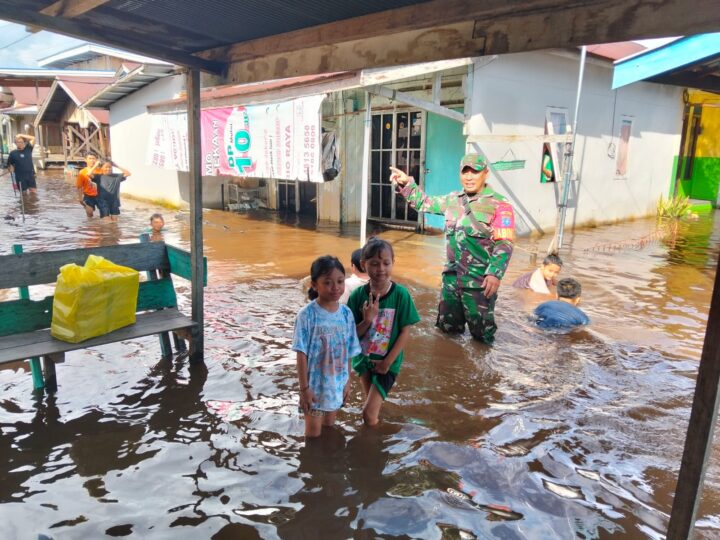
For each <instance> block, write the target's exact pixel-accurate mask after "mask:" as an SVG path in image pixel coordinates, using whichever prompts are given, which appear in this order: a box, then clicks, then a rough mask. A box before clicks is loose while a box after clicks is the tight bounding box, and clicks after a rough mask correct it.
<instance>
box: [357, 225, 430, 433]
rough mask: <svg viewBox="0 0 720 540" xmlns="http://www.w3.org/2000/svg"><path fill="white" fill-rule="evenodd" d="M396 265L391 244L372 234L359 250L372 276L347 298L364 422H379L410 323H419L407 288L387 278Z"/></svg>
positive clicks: (394, 377) (399, 362)
mask: <svg viewBox="0 0 720 540" xmlns="http://www.w3.org/2000/svg"><path fill="white" fill-rule="evenodd" d="M394 263H395V253H394V252H393V248H392V246H391V245H390V244H389V243H388V242H386V241H385V240H380V239H379V238H370V240H368V242H367V244H365V246H364V247H363V250H362V264H363V268H364V269H365V272H367V275H368V276H369V277H370V282H369V283H368V284H367V285H364V286H362V287H358V288H357V289H355V290H354V291H353V293H352V294H351V295H350V298H349V299H348V307H349V308H350V309H351V310H352V313H353V315H354V316H355V322H356V323H357V333H358V336H360V338H361V345H362V354H360V355H358V356H356V357H355V358H353V369H354V370H355V371H356V372H357V374H358V375H360V378H361V381H362V385H363V390H364V391H365V396H366V400H365V406H364V407H363V421H364V422H365V424H366V425H368V426H374V425H377V423H378V421H379V417H380V408H381V407H382V403H383V400H385V399H386V398H387V395H388V393H389V392H390V389H391V388H392V386H393V384H394V383H395V379H396V378H397V375H398V373H399V372H400V366H401V365H402V362H403V349H404V348H405V343H406V342H407V340H408V337H409V335H410V326H411V325H413V324H415V323H417V322H418V321H420V316H419V315H418V312H417V309H415V303H414V302H413V299H412V297H411V296H410V293H409V292H408V290H407V289H406V288H405V287H403V286H402V285H398V284H397V283H394V282H393V281H391V280H390V277H391V276H392V268H393V264H394Z"/></svg>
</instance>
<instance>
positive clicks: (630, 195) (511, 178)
mask: <svg viewBox="0 0 720 540" xmlns="http://www.w3.org/2000/svg"><path fill="white" fill-rule="evenodd" d="M578 69H579V55H578V56H577V57H576V56H575V55H573V54H570V53H560V52H558V53H552V52H537V53H522V54H512V55H503V56H499V57H497V58H495V59H494V60H493V61H490V62H488V60H487V59H484V58H480V59H478V60H477V62H476V64H475V69H474V80H473V95H472V111H473V115H472V118H471V119H470V121H469V123H468V134H469V136H470V137H469V138H470V139H471V138H472V137H473V136H476V135H486V134H490V133H492V134H496V135H538V136H540V135H543V134H544V132H545V114H546V108H547V107H563V108H566V109H567V110H568V120H569V122H570V124H572V121H573V114H574V106H575V92H576V87H577V76H578ZM611 82H612V65H611V64H609V63H605V62H601V61H598V60H594V59H588V63H587V65H586V69H585V79H584V82H583V92H582V100H581V103H580V114H579V125H578V137H577V142H576V148H575V162H574V163H575V170H576V176H577V178H576V180H575V181H574V182H573V183H572V189H571V191H570V198H569V204H568V214H567V221H566V223H567V225H568V226H572V225H582V224H588V223H592V222H597V223H601V222H607V221H613V220H620V219H628V218H632V217H636V216H645V215H648V214H651V213H653V212H654V210H655V204H656V202H657V199H658V198H659V197H660V195H666V194H667V190H668V186H669V182H670V178H671V175H672V164H673V157H674V156H675V155H676V154H677V150H678V147H679V145H680V131H681V127H682V105H683V103H682V89H681V88H676V87H670V86H666V85H659V84H653V83H636V84H633V85H630V86H628V87H624V88H620V89H619V90H617V95H616V92H615V91H613V90H611ZM623 116H628V117H631V118H632V120H633V125H632V134H631V139H630V144H629V161H628V171H627V174H626V175H625V176H624V177H618V176H617V175H616V174H615V172H616V158H615V157H612V156H611V155H609V152H608V149H609V147H610V145H611V144H614V145H615V147H616V149H617V148H618V147H619V131H620V124H621V119H622V118H623ZM468 151H481V152H483V153H485V154H486V155H487V157H488V158H489V160H490V161H491V162H495V161H500V160H526V163H525V168H524V169H518V170H512V171H492V172H491V176H490V178H489V181H488V182H489V184H490V185H491V187H493V188H494V189H497V190H498V191H499V192H501V193H503V194H505V195H507V196H508V197H509V199H510V201H511V202H512V203H513V205H514V206H515V208H516V211H517V214H518V216H519V217H518V227H519V232H521V233H527V232H531V231H532V230H540V231H548V230H552V229H553V228H554V227H555V220H556V217H557V201H558V198H559V196H560V194H559V192H558V185H556V184H553V183H549V184H541V183H540V162H541V158H542V142H541V141H539V140H535V141H528V140H525V141H517V142H488V141H481V142H479V143H476V144H472V143H469V144H468Z"/></svg>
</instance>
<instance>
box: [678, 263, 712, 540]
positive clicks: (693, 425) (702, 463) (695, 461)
mask: <svg viewBox="0 0 720 540" xmlns="http://www.w3.org/2000/svg"><path fill="white" fill-rule="evenodd" d="M719 390H720V261H718V267H717V268H716V270H715V286H714V288H713V294H712V300H711V302H710V313H709V314H708V322H707V327H706V329H705V341H704V344H703V350H702V355H701V357H700V366H699V367H698V375H697V382H696V383H695V397H694V398H693V404H692V410H691V412H690V421H689V422H688V430H687V436H686V437H685V449H684V450H683V456H682V461H681V463H680V474H679V475H678V481H677V487H676V488H675V498H674V499H673V506H672V513H671V514H670V523H669V524H668V532H667V540H686V539H687V538H692V536H693V534H692V533H693V528H694V526H695V516H696V514H697V509H698V505H699V504H700V495H701V494H702V486H703V479H704V478H705V469H706V467H707V463H708V460H709V459H710V454H711V453H712V440H713V431H714V429H715V421H716V420H717V413H718V391H719Z"/></svg>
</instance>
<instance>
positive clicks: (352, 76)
mask: <svg viewBox="0 0 720 540" xmlns="http://www.w3.org/2000/svg"><path fill="white" fill-rule="evenodd" d="M470 63H472V60H471V59H469V58H459V59H455V60H440V61H437V62H425V63H422V64H410V65H406V66H395V67H391V68H373V69H363V70H357V71H343V72H339V73H325V74H322V75H305V76H300V77H290V78H287V79H277V80H274V81H267V82H262V83H249V84H239V85H228V86H219V87H215V88H205V89H204V90H202V91H201V92H200V101H201V103H202V107H203V108H212V107H227V106H232V105H256V104H259V103H271V102H276V101H286V100H290V99H295V98H298V97H305V96H313V95H320V94H329V93H331V92H338V91H340V90H352V89H355V88H364V87H369V86H376V85H384V84H391V83H393V82H396V81H401V80H404V79H412V78H415V77H422V76H424V75H429V74H432V73H437V72H439V71H446V70H450V69H456V68H460V67H463V66H467V65H468V64H470ZM185 106H186V98H185V96H181V97H178V98H175V99H169V100H165V101H160V102H157V103H151V104H150V105H148V107H147V108H148V112H150V113H161V112H173V111H178V110H185Z"/></svg>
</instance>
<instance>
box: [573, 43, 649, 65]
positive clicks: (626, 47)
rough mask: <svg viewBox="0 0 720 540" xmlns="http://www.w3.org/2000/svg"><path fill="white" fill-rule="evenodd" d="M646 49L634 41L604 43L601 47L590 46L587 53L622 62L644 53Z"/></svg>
mask: <svg viewBox="0 0 720 540" xmlns="http://www.w3.org/2000/svg"><path fill="white" fill-rule="evenodd" d="M644 50H645V47H644V46H643V45H640V44H639V43H635V42H634V41H621V42H619V43H603V44H601V45H588V47H587V52H588V54H592V55H595V56H599V57H601V58H606V59H607V60H613V61H615V60H620V59H621V58H625V57H626V56H630V55H631V54H637V53H639V52H641V51H644Z"/></svg>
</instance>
